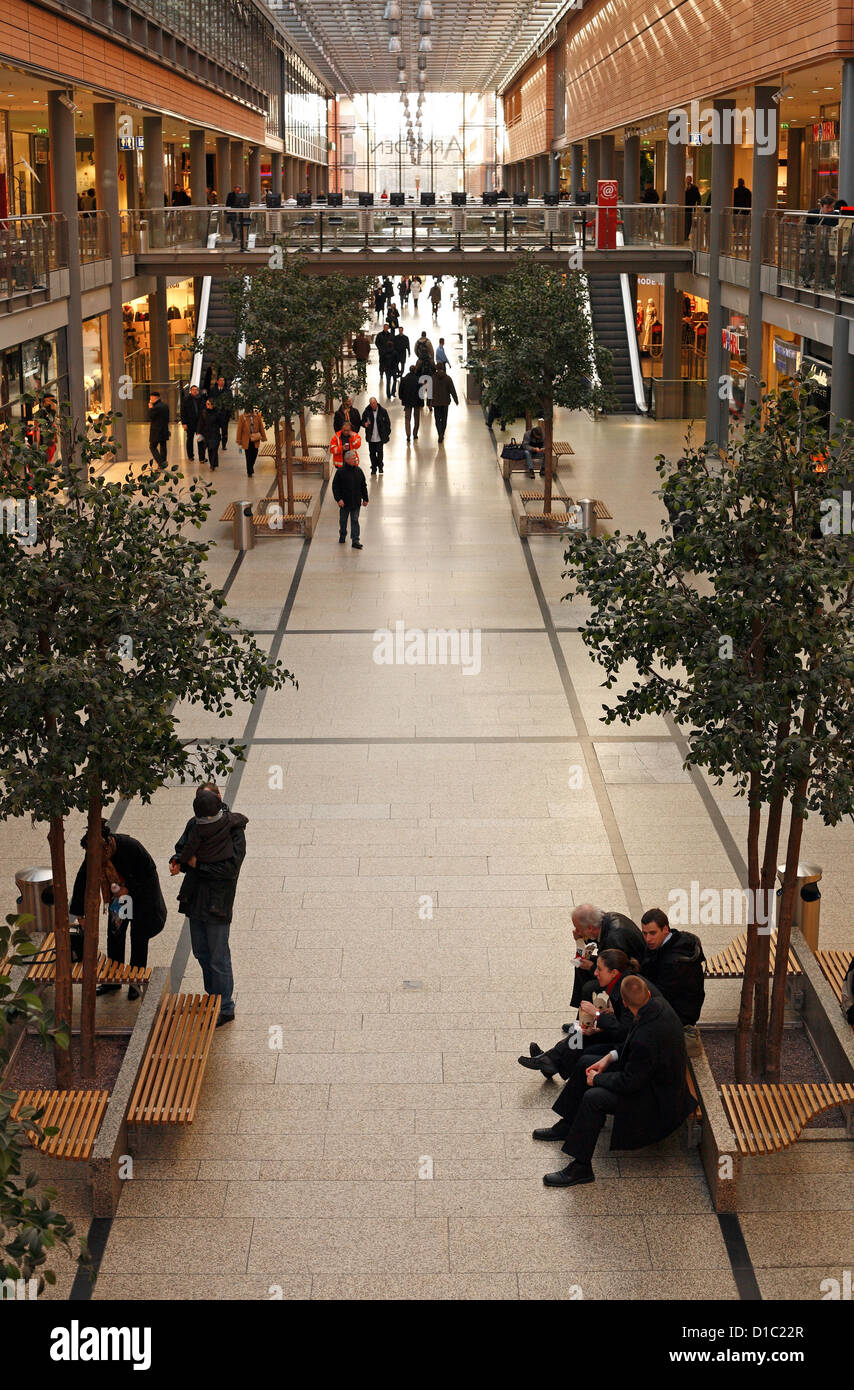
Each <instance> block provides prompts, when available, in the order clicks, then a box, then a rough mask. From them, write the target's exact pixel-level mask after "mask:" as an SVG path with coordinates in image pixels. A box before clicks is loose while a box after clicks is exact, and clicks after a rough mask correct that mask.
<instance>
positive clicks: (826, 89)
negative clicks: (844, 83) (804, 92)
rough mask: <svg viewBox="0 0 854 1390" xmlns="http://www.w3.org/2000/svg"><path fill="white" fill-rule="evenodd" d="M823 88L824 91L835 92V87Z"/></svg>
mask: <svg viewBox="0 0 854 1390" xmlns="http://www.w3.org/2000/svg"><path fill="white" fill-rule="evenodd" d="M824 90H825V91H826V92H835V91H836V88H835V87H825V89H824Z"/></svg>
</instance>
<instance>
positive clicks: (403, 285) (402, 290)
mask: <svg viewBox="0 0 854 1390" xmlns="http://www.w3.org/2000/svg"><path fill="white" fill-rule="evenodd" d="M411 292H412V291H411V287H410V280H409V276H408V275H401V277H400V281H399V282H398V286H397V294H398V298H399V300H400V307H401V309H405V308H406V306H407V304H408V303H409V296H410V294H411Z"/></svg>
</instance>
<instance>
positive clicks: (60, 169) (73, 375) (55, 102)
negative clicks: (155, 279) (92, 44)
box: [47, 91, 86, 430]
mask: <svg viewBox="0 0 854 1390" xmlns="http://www.w3.org/2000/svg"><path fill="white" fill-rule="evenodd" d="M60 95H61V93H60V92H59V91H50V92H48V98H47V118H48V130H49V133H50V151H51V158H50V182H51V207H52V208H53V211H54V212H57V213H61V214H62V215H63V216H64V217H65V219H66V224H67V229H68V326H67V328H66V332H65V338H66V361H67V367H68V402H69V405H70V407H71V418H72V420H73V422H74V424H75V426H76V427H77V428H78V429H79V430H82V429H83V427H84V424H85V420H86V395H85V392H84V389H83V313H82V301H81V295H80V224H79V221H78V213H77V173H76V169H77V159H76V153H75V151H76V145H75V134H74V116H73V114H72V113H71V111H68V110H67V109H66V108H65V107H64V106H63V105H62V103H61V102H60V101H59V97H60Z"/></svg>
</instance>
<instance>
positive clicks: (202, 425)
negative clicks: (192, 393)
mask: <svg viewBox="0 0 854 1390" xmlns="http://www.w3.org/2000/svg"><path fill="white" fill-rule="evenodd" d="M198 429H199V434H200V435H201V436H202V439H203V440H204V443H205V447H206V449H207V452H208V463H209V464H210V466H211V470H214V469H216V468H219V440H220V425H219V416H218V414H217V411H216V407H215V405H214V403H213V401H212V400H211V397H210V396H208V398H207V400H206V401H205V408H204V410H203V411H202V412H201V416H200V418H199V426H198ZM201 455H202V451H201V448H200V449H199V457H200V458H201Z"/></svg>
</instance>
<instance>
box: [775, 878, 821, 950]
mask: <svg viewBox="0 0 854 1390" xmlns="http://www.w3.org/2000/svg"><path fill="white" fill-rule="evenodd" d="M785 873H786V865H785V864H778V865H777V876H778V878H779V879H780V882H781V883H782V882H783V878H784V876H785ZM821 875H822V869H821V868H820V866H819V865H818V864H798V882H797V888H796V891H795V909H794V912H793V914H792V926H793V927H799V928H800V930H801V931H802V932H803V934H804V939H805V941H806V943H807V945H808V946H809V948H810V950H811V951H812V953H813V955H815V953H816V951H817V950H818V928H819V918H820V916H821V892H820V890H819V887H818V881H819V879H820V878H821ZM782 892H783V890H782V888H778V890H777V896H778V897H780V896H781V895H782Z"/></svg>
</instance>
